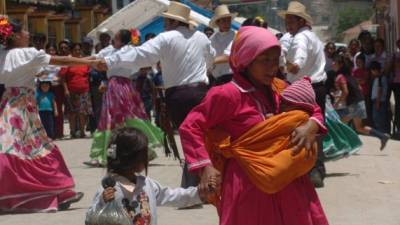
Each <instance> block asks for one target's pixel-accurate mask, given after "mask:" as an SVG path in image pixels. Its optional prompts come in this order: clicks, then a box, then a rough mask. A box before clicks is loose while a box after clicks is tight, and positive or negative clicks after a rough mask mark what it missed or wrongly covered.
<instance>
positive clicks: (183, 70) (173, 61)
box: [105, 26, 215, 88]
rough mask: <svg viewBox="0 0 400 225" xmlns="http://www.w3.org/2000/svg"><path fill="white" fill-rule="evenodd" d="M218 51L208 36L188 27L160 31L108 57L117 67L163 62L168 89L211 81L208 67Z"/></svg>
mask: <svg viewBox="0 0 400 225" xmlns="http://www.w3.org/2000/svg"><path fill="white" fill-rule="evenodd" d="M214 57H215V50H214V48H213V47H212V46H211V42H210V40H209V39H208V38H207V36H206V35H205V34H203V33H201V32H199V31H194V30H190V29H188V28H186V27H183V26H181V27H178V28H177V29H176V30H172V31H167V32H163V33H161V34H159V35H158V36H157V37H155V38H154V39H151V40H149V41H147V42H145V43H144V44H143V45H142V46H139V47H132V46H124V47H123V48H121V50H120V51H118V52H117V53H115V54H113V55H112V56H108V57H105V61H106V63H107V66H108V68H109V69H111V68H113V67H128V68H129V67H132V64H134V65H135V66H138V67H149V66H152V65H155V64H157V63H158V62H159V61H160V62H161V68H162V71H163V79H164V84H165V88H170V87H174V86H180V85H185V84H191V83H196V82H204V83H208V77H207V68H209V67H210V66H211V65H212V62H213V60H214Z"/></svg>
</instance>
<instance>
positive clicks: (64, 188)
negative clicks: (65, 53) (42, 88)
mask: <svg viewBox="0 0 400 225" xmlns="http://www.w3.org/2000/svg"><path fill="white" fill-rule="evenodd" d="M0 183H1V185H0V211H6V212H45V211H55V210H57V207H58V204H59V203H60V202H62V201H63V200H65V199H62V196H63V195H64V194H65V193H66V192H73V191H72V188H73V187H74V181H73V179H72V176H71V174H70V172H69V171H68V169H67V166H66V164H65V162H64V159H63V157H62V155H61V152H60V151H59V149H58V147H57V146H56V145H55V144H54V143H53V142H52V141H51V139H50V138H48V137H47V135H46V131H45V129H44V128H43V126H42V123H41V121H40V118H39V114H38V109H37V105H36V100H35V97H34V91H33V90H32V89H29V88H15V87H13V88H6V90H5V92H4V94H3V97H2V98H1V100H0Z"/></svg>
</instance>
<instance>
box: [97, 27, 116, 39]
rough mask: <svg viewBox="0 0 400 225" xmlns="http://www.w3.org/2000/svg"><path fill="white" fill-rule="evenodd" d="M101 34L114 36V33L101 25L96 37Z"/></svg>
mask: <svg viewBox="0 0 400 225" xmlns="http://www.w3.org/2000/svg"><path fill="white" fill-rule="evenodd" d="M101 34H108V35H109V36H110V37H113V36H114V33H113V32H112V31H111V30H109V29H108V28H105V27H103V28H101V29H100V30H99V31H97V37H100V35H101Z"/></svg>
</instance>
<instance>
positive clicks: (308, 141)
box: [290, 119, 319, 157]
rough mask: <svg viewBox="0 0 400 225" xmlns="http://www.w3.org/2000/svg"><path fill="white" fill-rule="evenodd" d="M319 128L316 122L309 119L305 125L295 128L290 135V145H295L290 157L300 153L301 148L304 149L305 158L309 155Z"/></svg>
mask: <svg viewBox="0 0 400 225" xmlns="http://www.w3.org/2000/svg"><path fill="white" fill-rule="evenodd" d="M318 130H319V127H318V124H317V122H315V121H314V120H311V119H309V120H308V122H307V123H305V124H303V125H301V126H299V127H297V128H296V129H295V130H294V131H293V133H292V134H291V141H290V142H291V144H293V145H295V146H294V148H293V152H292V155H297V154H299V153H300V151H301V149H302V148H304V147H305V148H306V150H307V157H309V156H310V155H311V152H312V150H313V145H314V142H315V138H316V136H317V133H318Z"/></svg>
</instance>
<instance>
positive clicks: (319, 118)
mask: <svg viewBox="0 0 400 225" xmlns="http://www.w3.org/2000/svg"><path fill="white" fill-rule="evenodd" d="M310 119H311V120H314V121H315V122H316V123H317V124H318V126H319V133H320V134H327V133H328V129H327V128H326V126H325V121H324V115H322V112H321V108H320V107H319V106H318V105H314V111H313V114H312V115H311V118H310Z"/></svg>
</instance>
